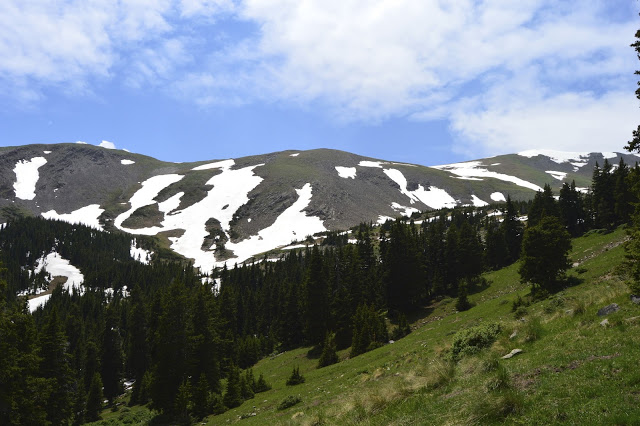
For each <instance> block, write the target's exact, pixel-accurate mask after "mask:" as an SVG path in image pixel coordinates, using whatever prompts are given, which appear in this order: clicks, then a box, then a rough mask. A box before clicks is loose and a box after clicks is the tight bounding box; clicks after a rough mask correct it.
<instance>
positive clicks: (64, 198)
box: [0, 144, 637, 272]
mask: <svg viewBox="0 0 640 426" xmlns="http://www.w3.org/2000/svg"><path fill="white" fill-rule="evenodd" d="M605 159H607V160H608V161H610V162H611V163H613V164H617V163H618V162H619V161H620V160H621V159H624V161H625V162H626V163H627V164H630V165H633V164H635V163H636V160H637V157H636V156H635V155H629V154H619V153H562V152H543V151H540V152H538V151H528V152H523V153H520V154H511V155H502V156H497V157H492V158H488V159H482V160H476V161H471V162H465V163H459V164H452V165H442V166H434V167H426V166H423V165H415V164H405V163H395V162H390V161H385V160H379V159H373V158H367V157H361V156H358V155H355V154H350V153H347V152H342V151H335V150H327V149H319V150H311V151H283V152H276V153H271V154H264V155H256V156H251V157H244V158H238V159H227V160H218V161H201V162H196V163H168V162H162V161H158V160H155V159H153V158H150V157H147V156H143V155H139V154H133V153H130V152H127V151H122V150H110V149H106V148H103V147H96V146H91V145H78V144H56V145H29V146H22V147H8V148H2V149H0V223H2V222H4V221H6V220H8V219H10V218H12V217H15V216H20V215H25V214H31V215H42V216H43V217H46V218H51V219H61V220H64V221H68V222H72V223H84V224H87V225H89V226H92V227H95V228H99V229H105V230H114V229H120V230H123V231H126V232H128V233H131V234H136V235H155V236H158V238H159V240H160V241H161V245H162V246H164V247H170V248H171V250H173V251H174V252H175V253H176V254H178V255H180V256H182V257H183V258H186V259H190V260H191V261H193V262H194V264H195V266H197V267H200V268H202V270H203V271H205V272H206V271H210V270H211V269H212V268H213V267H216V266H217V267H221V266H223V265H224V264H225V263H228V264H230V265H231V264H235V263H236V262H243V261H246V260H249V259H251V258H253V257H254V256H260V255H261V253H264V252H267V251H270V250H272V249H275V248H278V247H284V246H287V245H289V244H291V243H292V242H295V241H303V240H304V239H305V238H306V237H307V236H308V235H313V234H317V233H321V232H325V231H335V230H343V229H348V228H350V227H353V226H355V225H357V224H359V223H361V222H370V221H371V222H374V223H376V222H382V221H384V220H386V218H389V217H397V216H401V215H406V216H409V215H411V214H412V213H414V212H418V211H426V210H431V209H439V208H443V207H454V206H462V205H472V206H484V205H487V204H488V203H494V202H501V201H504V199H505V198H506V196H507V195H510V196H511V197H512V199H514V200H530V199H531V198H532V197H533V195H534V194H535V192H536V191H538V190H540V189H541V188H542V187H543V186H544V185H545V184H549V185H551V187H552V189H554V190H556V191H558V190H559V188H560V186H561V185H562V183H563V182H566V183H570V182H571V181H575V182H576V185H577V187H578V188H579V189H581V190H583V191H585V190H586V189H587V187H588V186H589V184H590V179H591V175H592V172H593V167H594V166H595V164H596V162H598V163H599V164H600V165H602V164H603V162H604V161H605Z"/></svg>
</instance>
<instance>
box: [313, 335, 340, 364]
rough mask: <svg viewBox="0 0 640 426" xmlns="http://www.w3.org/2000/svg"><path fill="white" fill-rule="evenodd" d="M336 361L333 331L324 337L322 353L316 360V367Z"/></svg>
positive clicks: (336, 354)
mask: <svg viewBox="0 0 640 426" xmlns="http://www.w3.org/2000/svg"><path fill="white" fill-rule="evenodd" d="M337 362H338V353H337V351H336V335H335V333H331V332H328V333H327V336H326V337H325V338H324V345H323V347H322V355H320V359H319V360H318V367H319V368H322V367H326V366H327V365H331V364H335V363H337Z"/></svg>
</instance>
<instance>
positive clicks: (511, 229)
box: [500, 195, 524, 266]
mask: <svg viewBox="0 0 640 426" xmlns="http://www.w3.org/2000/svg"><path fill="white" fill-rule="evenodd" d="M500 229H501V231H502V232H503V233H504V240H505V244H506V245H507V253H508V258H507V263H506V264H505V265H510V264H512V263H513V262H515V261H516V260H518V259H519V258H520V247H521V245H522V237H523V235H524V227H523V225H522V222H520V220H519V219H518V211H517V210H516V208H515V205H514V204H513V202H512V201H511V197H510V196H508V195H507V203H506V205H505V210H504V221H503V222H502V226H501V228H500ZM505 265H503V266H505Z"/></svg>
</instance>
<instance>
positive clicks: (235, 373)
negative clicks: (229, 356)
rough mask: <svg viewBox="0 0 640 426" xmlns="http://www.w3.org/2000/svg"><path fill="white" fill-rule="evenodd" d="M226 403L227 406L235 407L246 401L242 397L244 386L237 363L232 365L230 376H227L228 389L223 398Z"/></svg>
mask: <svg viewBox="0 0 640 426" xmlns="http://www.w3.org/2000/svg"><path fill="white" fill-rule="evenodd" d="M223 402H224V405H225V406H226V407H227V408H234V407H237V406H239V405H241V404H242V403H243V402H244V399H243V398H242V388H241V385H240V369H239V368H238V367H236V366H235V365H233V366H231V369H230V370H229V376H228V377H227V390H226V392H225V393H224V398H223Z"/></svg>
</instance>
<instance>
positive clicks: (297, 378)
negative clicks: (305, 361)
mask: <svg viewBox="0 0 640 426" xmlns="http://www.w3.org/2000/svg"><path fill="white" fill-rule="evenodd" d="M305 380H306V379H305V378H304V376H303V375H302V374H300V367H293V371H292V372H291V375H290V376H289V378H288V379H287V383H286V384H287V386H295V385H299V384H302V383H304V382H305Z"/></svg>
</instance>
